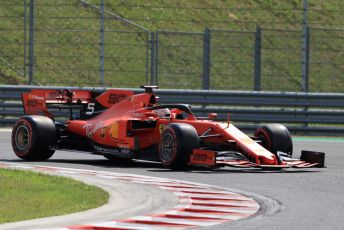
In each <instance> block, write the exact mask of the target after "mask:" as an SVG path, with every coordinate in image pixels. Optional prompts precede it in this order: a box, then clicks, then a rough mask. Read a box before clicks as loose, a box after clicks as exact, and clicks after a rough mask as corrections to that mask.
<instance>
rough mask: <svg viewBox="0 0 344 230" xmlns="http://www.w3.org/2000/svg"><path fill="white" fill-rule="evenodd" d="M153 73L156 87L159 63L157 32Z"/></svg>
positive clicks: (156, 34)
mask: <svg viewBox="0 0 344 230" xmlns="http://www.w3.org/2000/svg"><path fill="white" fill-rule="evenodd" d="M154 51H155V66H154V67H155V73H154V77H155V82H154V85H158V64H159V63H158V62H159V32H158V31H156V32H155V49H154Z"/></svg>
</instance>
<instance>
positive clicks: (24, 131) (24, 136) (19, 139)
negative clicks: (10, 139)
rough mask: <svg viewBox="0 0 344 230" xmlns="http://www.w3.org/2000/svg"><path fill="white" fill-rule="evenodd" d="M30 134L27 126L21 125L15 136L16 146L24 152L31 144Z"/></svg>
mask: <svg viewBox="0 0 344 230" xmlns="http://www.w3.org/2000/svg"><path fill="white" fill-rule="evenodd" d="M29 135H30V132H29V129H28V127H27V126H26V125H20V126H19V127H18V128H17V130H16V134H15V144H16V147H17V148H18V149H19V150H20V151H22V150H25V149H26V148H27V147H28V146H29V144H30V138H29Z"/></svg>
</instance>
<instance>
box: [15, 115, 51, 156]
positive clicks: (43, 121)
mask: <svg viewBox="0 0 344 230" xmlns="http://www.w3.org/2000/svg"><path fill="white" fill-rule="evenodd" d="M11 142H12V148H13V151H14V153H15V154H16V155H17V156H18V157H19V158H21V159H23V160H26V161H44V160H47V159H49V158H50V157H51V156H52V155H53V154H54V152H55V150H51V149H50V148H49V147H50V146H51V145H53V144H55V143H56V128H55V124H54V122H53V121H52V120H51V119H50V118H48V117H44V116H35V115H32V116H23V117H21V118H19V119H18V120H17V122H16V123H15V125H14V127H13V129H12V138H11Z"/></svg>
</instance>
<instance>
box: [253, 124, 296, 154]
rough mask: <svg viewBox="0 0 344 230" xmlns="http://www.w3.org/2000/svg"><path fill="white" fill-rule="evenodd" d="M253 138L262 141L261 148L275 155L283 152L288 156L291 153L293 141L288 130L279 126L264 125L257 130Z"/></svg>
mask: <svg viewBox="0 0 344 230" xmlns="http://www.w3.org/2000/svg"><path fill="white" fill-rule="evenodd" d="M254 136H255V137H257V138H258V139H259V140H261V141H262V144H261V145H262V146H263V147H264V148H266V149H267V150H269V151H270V152H272V153H274V154H275V155H277V152H279V151H280V152H284V153H286V154H288V155H289V156H292V153H293V141H292V139H291V136H290V133H289V130H288V129H287V128H286V127H285V126H284V125H281V124H266V125H262V126H260V127H258V128H257V130H256V131H255V133H254Z"/></svg>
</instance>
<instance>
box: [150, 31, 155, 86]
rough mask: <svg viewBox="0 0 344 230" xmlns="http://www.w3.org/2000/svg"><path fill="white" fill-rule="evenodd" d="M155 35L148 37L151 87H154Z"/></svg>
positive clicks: (152, 33)
mask: <svg viewBox="0 0 344 230" xmlns="http://www.w3.org/2000/svg"><path fill="white" fill-rule="evenodd" d="M154 40H155V33H154V32H151V37H150V52H151V53H150V54H151V66H150V72H151V73H150V76H151V85H154V82H155V80H154V70H155V67H154V66H155V49H154V48H155V45H154V43H155V41H154Z"/></svg>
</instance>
